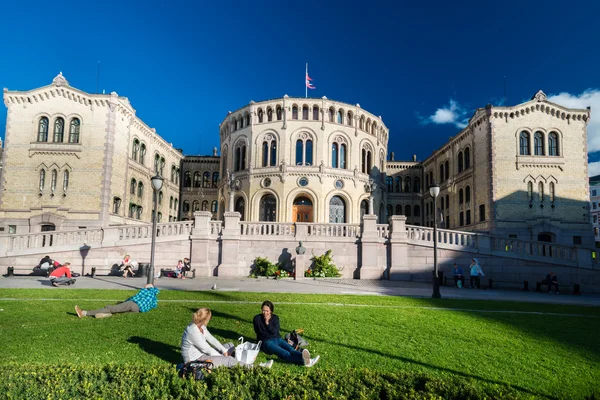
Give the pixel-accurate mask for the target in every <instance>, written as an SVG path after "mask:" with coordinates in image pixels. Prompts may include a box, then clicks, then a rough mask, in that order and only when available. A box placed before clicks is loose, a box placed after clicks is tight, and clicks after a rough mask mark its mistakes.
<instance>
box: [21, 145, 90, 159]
mask: <svg viewBox="0 0 600 400" xmlns="http://www.w3.org/2000/svg"><path fill="white" fill-rule="evenodd" d="M82 148H83V146H82V145H81V143H49V142H31V143H30V144H29V157H31V156H33V155H34V154H38V153H39V154H47V153H63V154H71V155H74V156H76V157H77V158H81V155H80V154H77V153H81V151H82Z"/></svg>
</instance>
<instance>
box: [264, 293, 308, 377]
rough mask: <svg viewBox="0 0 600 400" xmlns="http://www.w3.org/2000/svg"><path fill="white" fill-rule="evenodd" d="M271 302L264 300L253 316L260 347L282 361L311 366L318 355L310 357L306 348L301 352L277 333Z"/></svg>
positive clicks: (277, 322)
mask: <svg viewBox="0 0 600 400" xmlns="http://www.w3.org/2000/svg"><path fill="white" fill-rule="evenodd" d="M273 309H274V306H273V303H271V302H270V301H269V300H266V301H264V302H263V303H262V306H261V313H260V314H258V315H257V316H255V317H254V321H253V322H254V332H256V338H257V339H258V340H260V341H262V346H261V349H262V350H263V351H264V352H265V353H267V354H275V355H276V356H277V357H279V358H281V359H282V360H284V361H287V362H290V363H293V364H299V365H304V366H305V367H312V366H313V365H315V364H316V363H317V362H318V361H319V357H320V356H317V357H315V358H312V359H311V358H310V353H309V351H308V350H306V349H304V350H302V352H299V351H297V350H294V348H293V347H292V346H291V345H290V344H289V343H288V342H286V341H285V340H283V339H282V338H281V335H280V333H279V317H278V316H277V315H275V314H273Z"/></svg>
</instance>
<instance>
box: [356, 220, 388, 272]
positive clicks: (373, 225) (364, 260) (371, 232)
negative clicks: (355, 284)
mask: <svg viewBox="0 0 600 400" xmlns="http://www.w3.org/2000/svg"><path fill="white" fill-rule="evenodd" d="M360 245H361V254H362V257H361V265H360V270H359V271H360V272H359V278H360V279H381V278H382V276H383V271H384V266H383V265H381V264H382V263H380V260H379V237H378V235H377V215H373V214H365V215H364V216H363V224H362V235H361V239H360Z"/></svg>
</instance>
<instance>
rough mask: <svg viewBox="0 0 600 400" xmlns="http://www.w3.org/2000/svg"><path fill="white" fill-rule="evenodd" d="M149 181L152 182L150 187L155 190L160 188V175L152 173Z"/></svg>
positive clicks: (161, 182) (161, 181) (161, 180)
mask: <svg viewBox="0 0 600 400" xmlns="http://www.w3.org/2000/svg"><path fill="white" fill-rule="evenodd" d="M150 182H152V189H154V190H157V191H158V190H160V189H162V185H163V178H162V177H161V176H160V175H158V174H156V175H154V176H153V177H152V178H150Z"/></svg>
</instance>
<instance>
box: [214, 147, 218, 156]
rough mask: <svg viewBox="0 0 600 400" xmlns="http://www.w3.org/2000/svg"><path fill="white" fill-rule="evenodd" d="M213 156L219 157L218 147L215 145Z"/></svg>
mask: <svg viewBox="0 0 600 400" xmlns="http://www.w3.org/2000/svg"><path fill="white" fill-rule="evenodd" d="M213 157H218V154H217V148H216V147H213Z"/></svg>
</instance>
